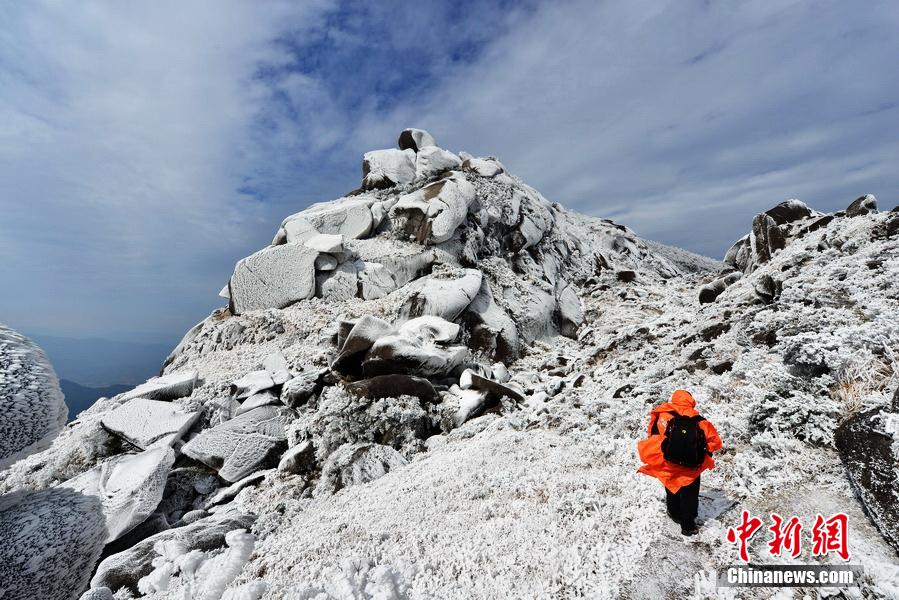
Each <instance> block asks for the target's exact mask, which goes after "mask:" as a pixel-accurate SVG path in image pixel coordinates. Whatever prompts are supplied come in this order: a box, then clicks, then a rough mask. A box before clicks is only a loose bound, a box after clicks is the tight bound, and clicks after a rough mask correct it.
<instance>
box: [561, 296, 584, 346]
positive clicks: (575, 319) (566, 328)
mask: <svg viewBox="0 0 899 600" xmlns="http://www.w3.org/2000/svg"><path fill="white" fill-rule="evenodd" d="M556 322H557V323H558V328H559V333H561V334H562V335H564V336H566V337H570V338H573V337H577V330H578V328H579V327H580V326H581V325H583V324H584V308H583V306H582V305H581V299H580V298H579V297H578V295H577V291H576V290H575V287H574V285H572V284H565V285H563V286H561V291H560V292H559V294H558V298H557V309H556Z"/></svg>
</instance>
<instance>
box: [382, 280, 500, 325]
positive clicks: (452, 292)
mask: <svg viewBox="0 0 899 600" xmlns="http://www.w3.org/2000/svg"><path fill="white" fill-rule="evenodd" d="M482 279H483V274H482V273H481V271H479V270H478V269H464V270H462V271H460V272H458V273H457V274H456V276H453V275H452V274H448V273H439V274H438V273H435V274H432V275H428V276H426V277H421V278H419V279H416V280H415V281H413V282H412V283H410V284H409V285H408V288H409V290H410V291H411V294H410V295H409V298H408V299H407V300H406V302H405V303H404V304H403V306H402V308H401V309H400V315H401V316H403V317H405V318H415V317H421V316H424V315H432V316H436V317H440V318H442V319H445V320H447V321H451V322H452V321H455V320H456V319H458V318H459V316H460V315H461V314H462V313H463V312H464V311H465V309H466V308H468V306H469V305H470V304H471V301H472V300H474V298H475V296H477V295H478V291H479V290H480V289H481V281H482Z"/></svg>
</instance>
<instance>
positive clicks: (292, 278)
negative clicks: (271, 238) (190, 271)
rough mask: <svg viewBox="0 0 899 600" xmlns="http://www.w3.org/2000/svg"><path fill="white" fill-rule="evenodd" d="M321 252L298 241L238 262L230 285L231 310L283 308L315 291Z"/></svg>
mask: <svg viewBox="0 0 899 600" xmlns="http://www.w3.org/2000/svg"><path fill="white" fill-rule="evenodd" d="M317 257H318V252H317V251H316V250H312V249H311V248H306V247H305V246H301V245H299V244H282V245H280V246H270V247H268V248H264V249H263V250H260V251H259V252H256V253H255V254H252V255H250V256H248V257H246V258H244V259H242V260H241V261H239V262H238V263H237V266H236V267H235V268H234V274H233V275H231V282H230V283H229V284H228V285H229V290H230V296H231V312H232V313H233V314H236V315H237V314H241V313H245V312H247V311H250V310H260V309H264V308H284V307H285V306H288V305H290V304H293V303H294V302H297V301H298V300H304V299H306V298H311V297H313V296H314V295H315V259H316V258H317Z"/></svg>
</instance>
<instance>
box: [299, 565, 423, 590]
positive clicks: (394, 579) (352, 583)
mask: <svg viewBox="0 0 899 600" xmlns="http://www.w3.org/2000/svg"><path fill="white" fill-rule="evenodd" d="M326 577H327V578H328V579H329V581H328V583H326V584H324V585H320V586H309V585H304V586H299V587H297V588H295V589H293V590H291V591H290V592H288V594H287V596H286V599H287V600H408V599H409V597H410V596H409V588H408V586H407V585H406V583H405V581H404V580H403V577H402V575H401V574H400V573H397V572H396V571H394V570H393V569H391V568H390V567H388V566H385V565H373V564H372V563H371V561H368V560H362V559H356V560H346V561H344V562H343V564H341V565H340V567H339V568H334V569H332V570H331V571H330V572H329V573H327V574H326Z"/></svg>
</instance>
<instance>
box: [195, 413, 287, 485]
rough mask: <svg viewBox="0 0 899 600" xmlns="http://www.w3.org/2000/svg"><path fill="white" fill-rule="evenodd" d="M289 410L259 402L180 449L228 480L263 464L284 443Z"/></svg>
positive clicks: (234, 479) (262, 466) (273, 455)
mask: <svg viewBox="0 0 899 600" xmlns="http://www.w3.org/2000/svg"><path fill="white" fill-rule="evenodd" d="M288 419H289V410H287V409H279V408H277V407H275V406H261V407H259V408H255V409H253V410H251V411H249V412H246V413H243V414H241V415H239V416H236V417H234V418H233V419H231V420H229V421H225V422H224V423H222V424H221V425H217V426H215V427H213V428H212V429H206V430H205V431H203V432H202V433H201V434H200V435H198V436H197V437H195V438H193V439H192V440H190V441H189V442H188V443H187V444H185V445H184V447H183V448H181V451H182V452H183V453H184V454H186V455H187V456H190V457H191V458H193V459H195V460H198V461H200V462H202V463H203V464H206V465H209V466H210V467H212V468H213V469H216V470H217V471H218V474H219V476H220V477H221V478H222V479H224V480H226V481H230V482H232V483H233V482H235V481H238V480H240V479H243V478H244V477H246V476H247V475H250V474H251V473H253V471H258V470H259V469H262V468H264V467H265V465H266V463H268V462H270V461H271V460H272V459H273V458H274V457H275V456H277V455H279V454H280V450H282V449H283V447H284V446H285V445H286V440H287V436H286V434H285V432H284V424H285V422H286V420H288Z"/></svg>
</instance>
